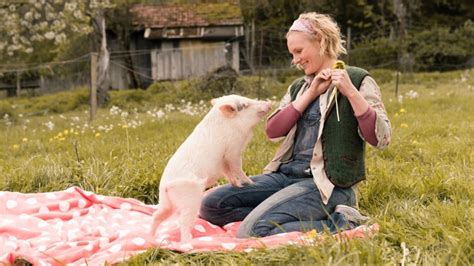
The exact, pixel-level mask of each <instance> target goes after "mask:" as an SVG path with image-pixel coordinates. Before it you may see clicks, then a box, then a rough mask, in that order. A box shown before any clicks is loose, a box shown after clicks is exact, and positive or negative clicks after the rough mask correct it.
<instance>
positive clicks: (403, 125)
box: [400, 123, 408, 128]
mask: <svg viewBox="0 0 474 266" xmlns="http://www.w3.org/2000/svg"><path fill="white" fill-rule="evenodd" d="M400 127H401V128H408V125H407V124H405V123H402V124H401V125H400Z"/></svg>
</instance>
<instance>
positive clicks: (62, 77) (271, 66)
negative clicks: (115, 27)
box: [0, 38, 472, 96]
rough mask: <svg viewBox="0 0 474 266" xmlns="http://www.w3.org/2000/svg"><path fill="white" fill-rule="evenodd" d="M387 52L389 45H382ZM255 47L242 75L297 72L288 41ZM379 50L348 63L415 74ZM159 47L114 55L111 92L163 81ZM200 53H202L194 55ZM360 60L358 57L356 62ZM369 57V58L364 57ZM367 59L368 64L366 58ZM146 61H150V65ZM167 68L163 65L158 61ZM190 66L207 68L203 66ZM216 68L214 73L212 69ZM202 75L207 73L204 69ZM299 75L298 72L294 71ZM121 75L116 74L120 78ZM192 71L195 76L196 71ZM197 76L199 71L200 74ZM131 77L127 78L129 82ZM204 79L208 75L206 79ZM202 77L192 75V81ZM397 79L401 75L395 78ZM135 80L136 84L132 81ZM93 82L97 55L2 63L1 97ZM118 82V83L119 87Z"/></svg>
mask: <svg viewBox="0 0 474 266" xmlns="http://www.w3.org/2000/svg"><path fill="white" fill-rule="evenodd" d="M185 49H200V48H185V47H183V48H169V49H161V50H160V53H167V52H169V53H172V52H176V51H177V50H180V51H184V50H185ZM377 49H378V50H384V47H377ZM250 50H251V49H249V47H247V46H246V44H245V42H244V41H243V40H242V41H241V42H240V49H239V65H240V69H239V72H240V74H242V75H265V73H272V75H275V73H278V74H280V73H282V74H284V73H285V71H292V66H291V59H292V58H291V55H290V54H289V53H288V51H287V50H286V43H283V42H282V40H281V38H280V39H278V38H270V39H268V40H266V41H265V42H261V46H259V47H254V49H253V54H250V52H249V51H250ZM373 50H374V49H373V47H360V48H355V49H352V50H349V51H348V52H349V53H348V54H347V55H345V56H343V58H342V59H343V60H345V61H346V63H348V64H350V65H357V66H360V67H363V68H366V69H368V70H372V69H379V68H386V69H390V70H392V71H393V72H394V73H396V72H397V71H402V72H410V71H413V69H412V65H413V62H412V59H411V58H409V57H400V56H399V55H398V54H397V53H394V52H391V53H384V54H375V53H371V51H373ZM154 51H155V52H156V50H155V49H141V50H132V51H110V68H109V69H111V70H109V74H110V75H109V79H111V80H112V81H114V80H115V81H117V80H119V79H121V80H122V83H120V84H119V83H117V82H115V83H114V82H112V83H111V84H113V85H112V86H111V87H110V88H111V89H125V88H137V87H140V88H147V87H148V86H149V85H151V84H152V83H154V82H157V81H159V80H157V79H156V77H153V65H152V63H151V61H153V60H151V57H152V55H153V52H154ZM194 52H197V53H199V51H194ZM356 55H358V56H357V58H355V57H356ZM361 55H363V56H361ZM365 57H366V58H367V60H365V61H364V58H365ZM144 62H145V63H144ZM155 64H161V62H155ZM186 67H194V68H205V67H206V66H202V65H192V66H186ZM438 67H439V68H440V69H446V68H449V69H463V68H470V67H472V60H471V61H470V62H467V63H465V64H449V63H443V64H438ZM212 70H214V69H209V71H212ZM200 72H201V73H203V72H202V69H201V70H200ZM293 72H294V71H293ZM114 73H115V74H114ZM191 73H193V72H192V71H191ZM194 73H197V71H195V72H194ZM124 76H126V78H124ZM201 76H202V75H201ZM198 77H199V76H192V75H191V76H186V77H185V78H186V79H192V78H198ZM393 77H394V79H395V75H393ZM132 81H134V82H132ZM90 84H91V54H84V55H82V56H79V57H77V58H73V59H70V60H64V61H54V62H48V63H41V64H21V65H19V64H3V65H0V96H2V95H1V94H3V96H15V95H25V94H26V95H32V96H34V95H42V94H47V93H53V92H57V91H63V90H71V89H74V88H80V87H89V86H90ZM117 84H118V85H117Z"/></svg>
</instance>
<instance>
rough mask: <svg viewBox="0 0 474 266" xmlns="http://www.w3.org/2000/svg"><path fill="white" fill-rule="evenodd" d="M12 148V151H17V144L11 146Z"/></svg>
mask: <svg viewBox="0 0 474 266" xmlns="http://www.w3.org/2000/svg"><path fill="white" fill-rule="evenodd" d="M12 148H13V149H14V150H17V149H18V148H20V145H18V144H13V146H12Z"/></svg>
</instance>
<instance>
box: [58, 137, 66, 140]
mask: <svg viewBox="0 0 474 266" xmlns="http://www.w3.org/2000/svg"><path fill="white" fill-rule="evenodd" d="M65 139H66V138H59V139H58V140H59V141H63V140H65Z"/></svg>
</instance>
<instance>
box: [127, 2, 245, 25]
mask: <svg viewBox="0 0 474 266" xmlns="http://www.w3.org/2000/svg"><path fill="white" fill-rule="evenodd" d="M131 12H132V14H133V19H132V23H133V25H134V26H136V27H144V28H169V27H196V26H220V25H222V26H224V25H242V24H243V17H242V11H241V9H240V6H239V5H238V4H235V3H201V4H163V5H144V4H139V5H134V6H133V7H132V9H131Z"/></svg>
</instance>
